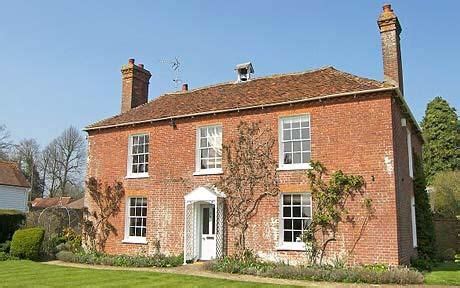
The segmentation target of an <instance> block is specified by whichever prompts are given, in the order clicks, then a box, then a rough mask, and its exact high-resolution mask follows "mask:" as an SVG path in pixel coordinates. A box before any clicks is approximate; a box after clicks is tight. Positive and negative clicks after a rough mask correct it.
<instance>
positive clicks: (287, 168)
mask: <svg viewBox="0 0 460 288" xmlns="http://www.w3.org/2000/svg"><path fill="white" fill-rule="evenodd" d="M308 169H311V165H310V163H306V164H302V165H280V166H279V167H278V168H277V169H276V171H295V170H308Z"/></svg>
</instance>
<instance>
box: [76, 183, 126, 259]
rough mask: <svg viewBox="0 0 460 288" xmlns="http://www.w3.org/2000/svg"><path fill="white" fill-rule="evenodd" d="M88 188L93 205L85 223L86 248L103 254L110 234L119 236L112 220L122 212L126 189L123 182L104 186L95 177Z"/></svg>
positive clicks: (87, 213)
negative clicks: (121, 206) (121, 207)
mask: <svg viewBox="0 0 460 288" xmlns="http://www.w3.org/2000/svg"><path fill="white" fill-rule="evenodd" d="M86 188H87V190H88V195H89V196H90V202H91V205H90V210H88V211H86V213H85V214H86V215H85V217H84V223H83V226H84V228H83V229H84V237H85V246H86V247H87V249H89V250H90V251H98V252H103V251H104V247H105V244H106V242H107V239H108V238H109V236H110V234H111V233H114V234H115V235H117V230H116V228H115V226H113V225H112V223H110V218H112V217H115V216H116V215H117V214H118V213H119V212H120V211H121V210H120V203H121V201H122V200H123V197H124V195H125V189H124V188H123V184H122V183H121V182H117V181H115V182H114V183H113V185H112V186H110V185H108V184H107V183H106V184H104V185H102V183H101V182H100V181H98V180H97V179H96V178H94V177H90V178H89V179H88V181H87V182H86Z"/></svg>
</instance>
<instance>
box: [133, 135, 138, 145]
mask: <svg viewBox="0 0 460 288" xmlns="http://www.w3.org/2000/svg"><path fill="white" fill-rule="evenodd" d="M138 143H139V137H138V136H133V145H136V144H138Z"/></svg>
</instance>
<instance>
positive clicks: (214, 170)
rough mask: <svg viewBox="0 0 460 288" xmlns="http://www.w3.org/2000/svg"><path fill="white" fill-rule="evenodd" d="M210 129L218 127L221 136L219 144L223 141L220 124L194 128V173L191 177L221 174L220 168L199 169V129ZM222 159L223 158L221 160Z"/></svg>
mask: <svg viewBox="0 0 460 288" xmlns="http://www.w3.org/2000/svg"><path fill="white" fill-rule="evenodd" d="M211 127H220V131H221V135H220V137H221V138H222V139H221V142H222V143H223V139H224V127H223V125H222V124H221V123H215V124H207V125H203V126H197V127H196V135H195V172H194V173H193V176H202V175H216V174H222V173H223V170H222V167H221V168H211V169H201V154H200V152H201V151H200V148H201V147H200V136H201V132H200V130H201V128H211ZM221 159H223V157H222V158H221ZM221 161H222V160H221ZM221 166H222V162H221Z"/></svg>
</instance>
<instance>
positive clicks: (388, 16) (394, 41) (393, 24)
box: [377, 4, 403, 93]
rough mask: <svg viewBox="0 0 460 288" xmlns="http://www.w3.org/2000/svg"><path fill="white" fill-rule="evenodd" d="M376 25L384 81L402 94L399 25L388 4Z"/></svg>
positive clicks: (384, 6)
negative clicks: (379, 39)
mask: <svg viewBox="0 0 460 288" xmlns="http://www.w3.org/2000/svg"><path fill="white" fill-rule="evenodd" d="M377 24H378V25H379V29H380V37H381V40H382V54H383V75H384V80H385V81H387V82H389V83H392V84H394V85H396V86H399V89H400V90H401V93H403V71H402V62H401V47H400V39H399V34H401V25H400V24H399V20H398V17H396V14H395V13H394V12H393V9H391V5H390V4H385V5H383V11H382V13H380V16H379V19H378V20H377Z"/></svg>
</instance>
